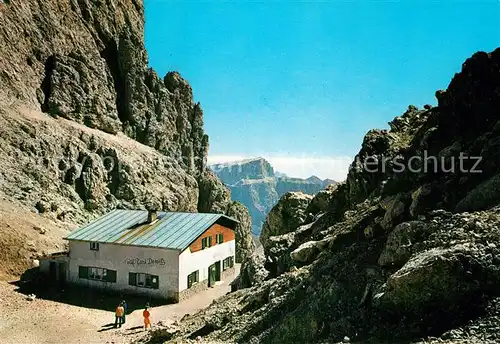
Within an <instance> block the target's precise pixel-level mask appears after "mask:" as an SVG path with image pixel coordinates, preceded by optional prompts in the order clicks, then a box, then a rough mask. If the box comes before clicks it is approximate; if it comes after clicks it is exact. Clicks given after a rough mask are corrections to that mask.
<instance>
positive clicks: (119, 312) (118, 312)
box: [115, 303, 125, 328]
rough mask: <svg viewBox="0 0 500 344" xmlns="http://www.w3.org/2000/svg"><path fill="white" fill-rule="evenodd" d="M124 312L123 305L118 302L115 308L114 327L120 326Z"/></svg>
mask: <svg viewBox="0 0 500 344" xmlns="http://www.w3.org/2000/svg"><path fill="white" fill-rule="evenodd" d="M124 314H125V310H124V309H123V305H122V304H121V303H120V304H119V305H118V307H116V310H115V328H116V327H117V326H118V327H122V321H123V315H124Z"/></svg>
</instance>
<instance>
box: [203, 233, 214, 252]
mask: <svg viewBox="0 0 500 344" xmlns="http://www.w3.org/2000/svg"><path fill="white" fill-rule="evenodd" d="M210 246H212V237H211V236H209V237H206V238H203V239H201V249H202V250H203V249H205V248H207V247H210Z"/></svg>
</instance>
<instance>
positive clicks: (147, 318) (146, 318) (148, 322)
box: [142, 305, 151, 329]
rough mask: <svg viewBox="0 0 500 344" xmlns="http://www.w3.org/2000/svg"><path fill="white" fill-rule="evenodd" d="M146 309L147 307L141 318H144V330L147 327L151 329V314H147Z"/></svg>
mask: <svg viewBox="0 0 500 344" xmlns="http://www.w3.org/2000/svg"><path fill="white" fill-rule="evenodd" d="M148 309H149V306H147V305H146V308H145V309H144V311H143V312H142V316H143V317H144V329H147V328H148V326H149V328H151V319H150V316H151V313H149V310H148Z"/></svg>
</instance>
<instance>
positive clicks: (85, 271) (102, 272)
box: [78, 266, 116, 283]
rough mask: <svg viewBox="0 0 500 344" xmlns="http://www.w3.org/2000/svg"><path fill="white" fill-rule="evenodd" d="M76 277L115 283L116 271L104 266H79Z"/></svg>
mask: <svg viewBox="0 0 500 344" xmlns="http://www.w3.org/2000/svg"><path fill="white" fill-rule="evenodd" d="M78 277H79V278H82V279H89V280H94V281H102V282H111V283H116V271H115V270H109V269H105V268H96V267H93V266H92V267H90V266H79V267H78Z"/></svg>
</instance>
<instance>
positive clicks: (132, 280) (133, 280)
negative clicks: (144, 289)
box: [128, 272, 137, 286]
mask: <svg viewBox="0 0 500 344" xmlns="http://www.w3.org/2000/svg"><path fill="white" fill-rule="evenodd" d="M128 284H129V285H133V286H136V285H137V274H136V273H135V272H129V273H128Z"/></svg>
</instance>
